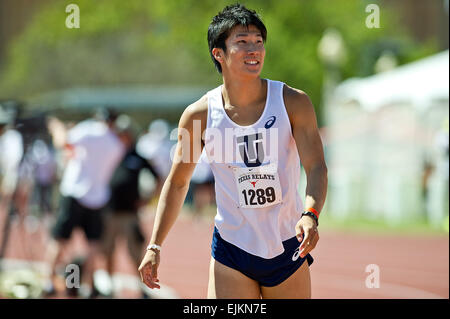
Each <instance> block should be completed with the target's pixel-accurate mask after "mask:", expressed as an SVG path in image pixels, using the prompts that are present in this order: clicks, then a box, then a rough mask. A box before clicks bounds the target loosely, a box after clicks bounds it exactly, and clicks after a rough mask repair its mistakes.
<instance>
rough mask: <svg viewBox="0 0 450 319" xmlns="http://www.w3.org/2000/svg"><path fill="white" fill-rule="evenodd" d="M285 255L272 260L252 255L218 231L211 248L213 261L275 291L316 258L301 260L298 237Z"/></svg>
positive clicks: (286, 244)
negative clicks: (224, 237)
mask: <svg viewBox="0 0 450 319" xmlns="http://www.w3.org/2000/svg"><path fill="white" fill-rule="evenodd" d="M283 247H284V252H283V253H282V254H281V255H278V256H276V257H274V258H271V259H265V258H262V257H259V256H255V255H252V254H249V253H248V252H246V251H244V250H242V249H240V248H239V247H237V246H235V245H233V244H231V243H229V242H227V241H225V240H224V239H223V238H222V237H221V236H220V234H219V231H218V230H217V228H216V227H214V233H213V238H212V244H211V255H212V257H213V258H214V259H215V260H217V261H218V262H220V263H221V264H224V265H225V266H228V267H230V268H233V269H236V270H237V271H240V272H241V273H243V274H244V275H246V276H247V277H249V278H251V279H253V280H255V281H257V282H258V283H259V284H260V285H261V286H265V287H274V286H277V285H279V284H281V283H282V282H283V281H285V280H286V279H287V278H289V277H290V276H291V275H292V274H293V273H295V271H296V270H297V269H298V268H300V266H301V265H302V264H303V262H304V261H305V260H307V261H308V265H311V264H312V263H313V261H314V258H313V257H312V256H311V255H310V254H308V255H306V256H305V257H304V258H301V257H300V256H299V251H298V248H299V247H300V242H299V241H298V239H297V237H293V238H290V239H288V240H285V241H283Z"/></svg>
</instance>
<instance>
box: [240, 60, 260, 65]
mask: <svg viewBox="0 0 450 319" xmlns="http://www.w3.org/2000/svg"><path fill="white" fill-rule="evenodd" d="M244 63H245V64H247V65H258V64H259V61H256V60H249V61H245V62H244Z"/></svg>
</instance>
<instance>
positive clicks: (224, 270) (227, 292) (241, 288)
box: [208, 258, 260, 299]
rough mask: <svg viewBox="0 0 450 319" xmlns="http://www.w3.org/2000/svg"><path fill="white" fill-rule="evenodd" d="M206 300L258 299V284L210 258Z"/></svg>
mask: <svg viewBox="0 0 450 319" xmlns="http://www.w3.org/2000/svg"><path fill="white" fill-rule="evenodd" d="M208 298H209V299H233V298H236V299H260V288H259V284H258V283H257V282H256V281H254V280H253V279H250V278H248V277H247V276H245V275H244V274H242V273H240V272H239V271H237V270H235V269H233V268H230V267H227V266H225V265H223V264H221V263H220V262H218V261H216V260H215V259H214V258H211V262H210V265H209V283H208Z"/></svg>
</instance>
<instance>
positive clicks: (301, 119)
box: [283, 86, 328, 257]
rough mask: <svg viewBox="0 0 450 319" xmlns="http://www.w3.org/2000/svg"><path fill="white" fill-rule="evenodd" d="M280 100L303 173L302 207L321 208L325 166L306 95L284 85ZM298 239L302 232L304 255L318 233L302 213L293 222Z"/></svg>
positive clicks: (324, 186) (315, 226)
mask: <svg viewBox="0 0 450 319" xmlns="http://www.w3.org/2000/svg"><path fill="white" fill-rule="evenodd" d="M283 91H284V100H285V105H286V109H287V111H288V114H289V119H290V122H291V127H292V132H293V136H294V139H295V143H296V145H297V149H298V154H299V156H300V161H301V163H302V165H303V168H304V169H305V173H306V194H305V208H310V207H312V208H314V209H315V210H317V211H318V212H320V211H321V210H322V207H323V205H324V203H325V197H326V194H327V184H328V178H327V166H326V164H325V159H324V153H323V145H322V140H321V139H320V135H319V130H318V127H317V119H316V114H315V112H314V107H313V105H312V103H311V100H310V99H309V97H308V96H307V95H306V94H305V93H304V92H302V91H300V90H297V89H293V88H290V87H287V86H285V87H284V90H283ZM296 231H297V236H298V237H299V239H300V238H301V236H302V235H303V234H304V238H303V242H302V245H301V247H300V250H302V249H303V252H302V254H301V256H302V257H304V256H305V255H306V254H308V253H309V252H310V251H311V250H312V249H313V248H314V247H315V246H316V244H317V241H318V240H319V235H318V232H317V225H316V224H315V221H314V219H312V218H311V217H309V216H304V217H302V218H301V219H300V221H299V223H298V224H297V226H296Z"/></svg>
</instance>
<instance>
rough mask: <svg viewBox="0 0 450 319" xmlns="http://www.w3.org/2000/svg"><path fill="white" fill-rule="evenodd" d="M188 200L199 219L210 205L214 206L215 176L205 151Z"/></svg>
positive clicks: (195, 170)
mask: <svg viewBox="0 0 450 319" xmlns="http://www.w3.org/2000/svg"><path fill="white" fill-rule="evenodd" d="M186 200H190V201H192V213H193V217H194V218H199V217H200V216H201V215H202V214H203V212H204V210H205V208H206V207H207V206H208V205H210V204H214V175H213V172H212V170H211V167H210V166H209V163H208V159H207V155H206V153H205V150H203V152H202V155H201V156H200V159H199V160H198V163H197V165H196V166H195V169H194V172H193V173H192V178H191V181H190V184H189V191H188V194H187V195H186Z"/></svg>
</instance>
